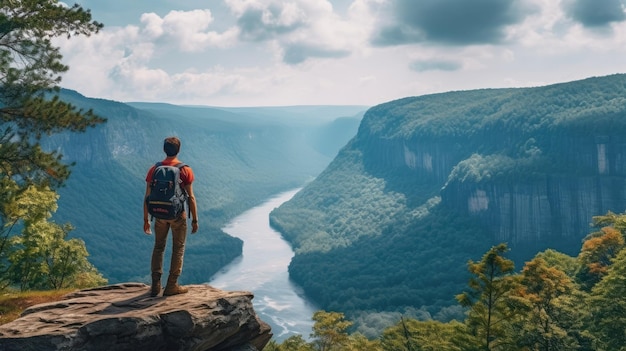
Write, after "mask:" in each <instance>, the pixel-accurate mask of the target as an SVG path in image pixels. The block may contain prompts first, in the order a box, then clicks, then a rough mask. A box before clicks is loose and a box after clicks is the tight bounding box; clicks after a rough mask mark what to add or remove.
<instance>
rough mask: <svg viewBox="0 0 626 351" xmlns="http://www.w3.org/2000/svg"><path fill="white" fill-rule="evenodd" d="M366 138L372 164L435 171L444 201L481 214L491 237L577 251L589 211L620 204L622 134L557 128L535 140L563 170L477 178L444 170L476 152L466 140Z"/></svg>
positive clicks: (625, 171)
mask: <svg viewBox="0 0 626 351" xmlns="http://www.w3.org/2000/svg"><path fill="white" fill-rule="evenodd" d="M499 137H500V138H505V136H499ZM474 142H476V141H474ZM368 143H369V145H370V146H369V147H368V149H367V151H366V154H367V158H369V160H370V161H369V162H370V163H371V164H380V165H384V167H388V168H396V169H398V168H402V169H404V170H405V171H406V170H408V171H410V172H412V173H413V174H414V176H415V177H430V178H432V179H434V180H435V181H436V182H438V183H440V184H441V186H442V187H443V189H442V192H441V196H442V204H443V205H444V206H447V207H450V208H453V209H454V210H456V211H458V212H460V213H462V214H467V215H470V216H475V217H477V218H479V219H480V220H481V222H482V223H484V224H485V225H486V227H487V228H489V230H490V232H491V233H492V235H493V239H494V242H507V243H509V244H510V245H511V246H515V245H518V246H527V247H530V248H532V249H533V250H535V249H541V248H545V247H554V248H556V249H560V250H563V251H565V252H568V253H570V254H575V253H576V252H577V251H576V250H578V249H579V248H580V242H581V239H582V238H584V237H585V236H586V235H587V234H589V232H590V231H591V228H590V224H591V222H592V217H593V216H596V215H602V214H605V213H607V212H608V211H612V212H616V213H622V212H624V211H626V136H622V135H594V134H593V133H580V132H577V133H573V132H561V133H556V134H555V135H554V136H553V137H551V138H548V139H545V140H538V141H537V144H538V145H539V147H540V148H541V150H542V152H545V153H548V154H549V155H550V158H551V159H553V160H555V162H558V163H559V164H560V165H559V167H560V169H566V170H567V172H563V171H559V172H555V171H553V170H551V169H546V170H545V171H544V170H541V169H540V170H538V171H537V172H535V174H533V175H532V176H531V175H526V174H524V173H523V172H522V173H520V174H517V175H515V176H513V177H504V178H498V176H497V175H494V176H493V177H491V178H490V179H487V180H485V179H483V180H481V181H480V182H473V181H467V180H464V181H461V180H458V179H450V178H449V177H450V174H451V172H452V170H453V169H454V167H455V166H456V165H457V164H458V163H459V162H461V161H463V160H464V159H466V158H467V157H468V156H469V155H470V154H471V153H472V152H479V151H477V150H475V149H474V147H472V146H468V147H466V148H464V147H463V146H462V145H461V144H460V143H459V142H450V143H449V144H446V143H444V142H442V141H434V142H428V141H421V140H416V139H414V140H408V139H401V138H397V139H378V140H376V139H375V138H371V137H370V139H369V140H368ZM468 143H473V142H471V141H468ZM373 145H375V146H373ZM444 185H445V186H444Z"/></svg>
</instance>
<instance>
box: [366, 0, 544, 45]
mask: <svg viewBox="0 0 626 351" xmlns="http://www.w3.org/2000/svg"><path fill="white" fill-rule="evenodd" d="M535 11H536V8H535V7H534V6H530V5H528V3H525V2H523V1H522V0H474V1H467V0H421V1H415V0H396V1H394V2H393V3H392V7H391V19H390V20H391V23H387V24H382V26H381V28H379V30H378V31H377V32H376V33H375V35H374V37H373V39H372V43H373V44H374V45H378V46H389V45H401V44H411V43H423V42H427V43H435V44H445V45H472V44H499V43H501V42H503V40H504V39H505V37H506V31H505V30H506V28H507V27H508V26H512V25H515V24H518V23H520V22H522V21H523V20H524V19H525V18H526V16H528V15H530V14H532V13H534V12H535Z"/></svg>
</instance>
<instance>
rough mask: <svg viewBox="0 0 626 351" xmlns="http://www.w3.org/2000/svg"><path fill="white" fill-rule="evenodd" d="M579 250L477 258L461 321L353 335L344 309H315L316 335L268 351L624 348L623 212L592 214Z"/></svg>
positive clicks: (495, 252) (495, 250)
mask: <svg viewBox="0 0 626 351" xmlns="http://www.w3.org/2000/svg"><path fill="white" fill-rule="evenodd" d="M594 224H595V225H596V226H598V227H600V226H602V228H600V230H598V231H596V232H593V233H591V234H590V235H588V237H587V238H586V240H585V242H584V243H583V245H582V248H581V250H580V254H579V255H578V257H576V258H574V257H570V256H567V255H565V254H562V253H559V252H556V251H554V250H547V251H545V252H541V253H538V254H537V255H536V256H535V257H534V258H533V259H532V260H530V261H528V262H526V264H525V265H524V267H523V269H522V270H521V271H520V272H519V273H515V272H514V267H513V261H511V260H509V259H508V258H506V254H507V251H508V247H507V245H506V244H499V245H496V246H494V247H492V248H491V249H490V250H488V251H487V253H485V254H484V256H483V257H482V259H481V260H480V261H477V262H474V261H470V262H469V263H468V269H469V271H470V274H471V278H470V280H469V284H468V286H467V288H466V290H465V291H464V292H462V293H461V294H458V295H457V300H458V302H459V303H460V304H461V305H462V306H463V307H464V308H465V310H466V317H465V319H464V320H463V321H462V322H460V321H457V320H452V321H450V322H446V323H444V322H440V321H436V320H417V319H405V318H401V319H400V321H399V322H398V323H396V324H395V325H393V326H390V327H388V328H386V329H385V330H384V331H383V332H382V334H381V335H379V336H378V337H377V338H375V339H367V338H366V337H364V336H363V335H361V334H359V333H353V334H349V328H350V326H351V324H352V322H350V321H347V320H345V319H344V315H343V314H342V313H337V312H326V311H318V312H316V313H315V315H314V316H313V320H314V321H315V324H314V326H313V333H312V334H311V335H310V337H311V341H310V342H307V341H306V340H304V338H303V337H302V336H300V335H297V336H292V337H290V338H288V339H286V340H285V341H283V342H282V343H280V344H279V343H277V342H275V341H272V342H271V343H270V344H269V345H268V347H266V349H265V350H270V351H311V350H319V351H322V350H324V351H331V350H337V351H339V350H372V351H376V350H385V351H392V350H394V351H397V350H408V351H417V350H433V351H435V350H437V351H442V350H443V351H470V350H471V351H473V350H476V351H478V350H507V351H516V350H519V351H530V350H542V351H543V350H545V351H552V350H553V351H557V350H568V351H570V350H581V351H583V350H585V351H587V350H589V351H591V350H595V351H611V350H623V349H624V345H626V337H625V336H624V330H625V329H626V322H625V321H624V318H623V316H624V315H626V294H624V287H625V286H626V250H624V247H625V246H626V244H625V243H624V242H625V240H624V238H625V236H626V225H625V224H626V214H621V215H616V214H614V213H611V212H609V213H607V214H606V215H604V216H597V217H595V218H594Z"/></svg>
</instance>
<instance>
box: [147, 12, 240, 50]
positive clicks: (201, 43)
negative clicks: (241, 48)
mask: <svg viewBox="0 0 626 351" xmlns="http://www.w3.org/2000/svg"><path fill="white" fill-rule="evenodd" d="M212 22H213V16H212V14H211V11H210V10H193V11H170V12H169V13H168V14H167V15H165V16H164V17H163V18H161V17H159V16H158V15H157V14H155V13H145V14H143V15H142V16H141V23H142V24H143V25H144V26H145V27H144V29H143V31H142V32H143V33H145V34H146V36H147V38H148V39H153V40H157V39H159V40H165V41H167V42H168V43H170V44H173V45H177V46H178V47H179V48H180V49H181V50H182V51H183V52H197V51H202V50H204V49H206V48H207V47H211V46H213V47H228V46H230V45H234V44H235V41H236V38H237V35H238V30H237V29H236V28H234V27H233V28H231V29H229V30H227V31H225V32H223V33H218V32H216V31H210V30H209V25H210V24H211V23H212Z"/></svg>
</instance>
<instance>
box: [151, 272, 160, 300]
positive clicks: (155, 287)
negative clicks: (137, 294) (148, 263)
mask: <svg viewBox="0 0 626 351" xmlns="http://www.w3.org/2000/svg"><path fill="white" fill-rule="evenodd" d="M160 292H161V274H159V273H152V286H151V287H150V296H152V297H155V296H157V295H159V293H160Z"/></svg>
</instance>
